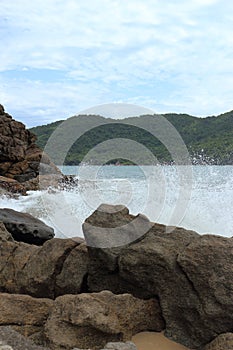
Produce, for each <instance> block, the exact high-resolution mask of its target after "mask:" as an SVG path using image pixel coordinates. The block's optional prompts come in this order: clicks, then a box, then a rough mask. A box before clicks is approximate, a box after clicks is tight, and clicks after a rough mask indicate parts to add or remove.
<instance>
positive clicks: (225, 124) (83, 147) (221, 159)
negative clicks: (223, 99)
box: [30, 111, 233, 165]
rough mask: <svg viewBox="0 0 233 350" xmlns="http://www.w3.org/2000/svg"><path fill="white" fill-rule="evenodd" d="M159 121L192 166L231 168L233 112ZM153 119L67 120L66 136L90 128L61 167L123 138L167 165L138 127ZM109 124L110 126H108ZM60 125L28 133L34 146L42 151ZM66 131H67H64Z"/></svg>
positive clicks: (166, 155) (163, 153)
mask: <svg viewBox="0 0 233 350" xmlns="http://www.w3.org/2000/svg"><path fill="white" fill-rule="evenodd" d="M163 117H165V118H166V119H167V120H168V121H169V122H170V123H171V124H172V125H173V126H174V127H175V128H176V130H177V131H178V132H179V134H180V135H181V137H182V139H183V141H184V142H185V144H186V146H187V149H188V150H189V153H190V156H191V158H192V160H193V163H194V164H195V163H198V164H202V163H203V164H204V163H208V164H221V165H223V164H233V111H231V112H228V113H224V114H221V115H219V116H217V117H215V116H213V117H207V118H197V117H194V116H190V115H187V114H164V115H163ZM142 118H143V119H142ZM153 118H156V115H154V116H141V117H134V118H126V119H123V120H112V119H111V120H110V119H105V118H103V117H100V116H77V117H72V118H69V119H68V121H69V124H67V125H69V126H68V128H67V130H66V132H67V133H72V132H75V131H74V129H75V128H76V130H78V129H79V127H80V128H81V127H83V125H84V124H85V123H86V124H87V125H89V126H91V130H90V131H88V132H86V133H84V134H83V135H82V136H81V137H80V138H79V139H78V140H77V141H76V142H75V143H74V144H73V145H72V147H71V148H70V149H69V151H68V153H67V156H66V158H65V164H66V165H77V164H79V163H80V162H81V161H82V159H83V157H84V156H85V155H86V154H87V153H88V152H89V151H90V150H91V149H93V147H94V146H96V145H99V144H100V143H101V142H103V141H106V140H109V139H114V138H126V139H131V140H134V141H137V142H139V143H140V144H142V145H144V146H145V147H146V148H147V149H148V150H150V151H151V152H152V153H153V154H154V155H155V156H156V157H157V159H158V160H159V161H160V162H162V163H170V162H171V161H172V157H171V155H170V154H169V152H168V150H167V149H166V147H165V146H164V145H163V144H161V142H160V141H159V140H158V139H156V138H155V137H154V136H152V134H151V133H149V132H147V131H145V130H144V129H143V128H140V125H143V123H144V122H145V123H146V124H147V125H149V124H150V122H151V121H152V119H153ZM109 121H110V122H111V123H109ZM129 121H133V123H134V125H135V124H136V125H138V127H136V126H132V125H129V124H127V123H129ZM63 122H64V121H62V120H61V121H57V122H54V123H51V124H48V125H42V126H37V127H34V128H31V129H30V130H31V131H32V132H33V133H34V134H36V135H37V137H38V140H37V144H38V145H39V146H40V147H41V148H42V149H43V148H44V147H45V145H46V143H47V141H48V139H49V137H50V136H51V135H52V133H53V132H54V131H55V130H56V129H57V127H59V126H60V125H62V123H63ZM100 122H101V123H103V124H105V125H101V126H96V127H95V125H98V124H99V123H100ZM64 125H65V124H64ZM69 128H70V130H68V129H69ZM58 130H59V128H58ZM63 132H64V130H63V131H60V134H59V137H60V139H61V140H62V139H63V138H64V135H63V134H62V133H63ZM61 143H62V142H61ZM56 152H57V153H58V152H59V150H58V149H56V150H54V153H55V154H56ZM109 153H110V155H111V157H112V158H111V161H109V163H116V162H117V161H120V162H121V163H124V164H129V163H130V162H129V161H128V160H126V159H119V158H116V157H115V155H114V153H115V152H114V149H113V150H112V152H111V151H110V150H109ZM144 155H145V154H143V152H142V154H141V158H140V155H139V159H141V160H140V162H141V164H146V163H147V161H146V160H145V158H144ZM98 159H99V161H101V160H102V158H101V155H100V156H99V157H98ZM103 159H104V158H103Z"/></svg>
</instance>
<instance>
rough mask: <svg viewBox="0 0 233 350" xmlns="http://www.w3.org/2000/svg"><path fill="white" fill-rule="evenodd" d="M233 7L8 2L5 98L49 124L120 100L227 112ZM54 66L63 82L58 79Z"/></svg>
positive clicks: (150, 1)
mask: <svg viewBox="0 0 233 350" xmlns="http://www.w3.org/2000/svg"><path fill="white" fill-rule="evenodd" d="M232 10H233V5H232V3H231V2H229V1H227V0H222V1H221V2H220V1H217V0H191V1H189V2H187V1H184V0H179V1H175V0H168V1H166V2H163V3H161V1H158V0H145V1H142V0H128V1H127V2H124V3H123V2H122V1H119V0H111V1H110V0H100V1H98V2H97V1H96V2H95V1H90V0H86V1H85V2H81V1H78V0H66V1H65V0H47V1H46V2H41V1H40V0H34V1H33V2H32V1H29V0H21V1H18V2H4V3H2V4H1V19H2V20H1V26H0V35H1V43H2V48H4V49H3V50H1V53H0V62H1V63H0V72H2V78H1V80H0V81H1V82H2V84H1V86H0V98H1V100H2V103H5V104H6V106H9V107H10V108H11V109H12V110H14V109H15V110H20V109H21V110H27V111H28V114H29V113H38V115H39V114H40V113H41V115H43V113H44V115H46V113H47V119H52V118H54V119H56V118H58V119H59V118H61V117H63V118H65V117H67V116H68V115H69V114H70V113H71V114H75V113H77V112H78V110H79V109H84V108H88V107H91V106H92V105H93V104H95V103H96V104H101V103H105V102H111V101H114V100H122V101H123V102H127V101H134V100H135V101H138V103H139V104H144V105H145V103H149V105H148V107H152V108H158V109H160V110H159V111H158V112H160V111H161V110H166V111H168V110H167V109H168V108H169V109H170V111H179V112H182V111H183V112H190V113H193V114H196V115H205V114H207V115H208V114H212V113H214V111H216V113H218V112H220V108H222V110H221V111H222V112H224V111H226V110H228V109H231V108H232V105H231V103H232V102H231V99H230V96H232V89H233V85H232V84H231V83H232V82H231V78H230V77H231V76H232V73H233V62H232V57H233V55H232V48H233V40H232V29H233V19H232V17H231V15H230V14H231V13H232ZM35 69H36V70H38V72H40V71H41V76H40V77H39V78H38V77H37V78H36V79H35V78H34V77H33V75H32V74H31V72H33V70H35ZM45 69H46V70H47V71H46V73H45V71H44V70H45ZM10 70H11V71H14V70H15V72H19V71H20V72H22V73H25V76H23V75H21V76H20V78H18V75H17V74H15V77H14V76H13V72H7V71H10ZM49 70H57V71H60V72H61V75H62V76H61V77H60V78H59V79H58V78H57V79H56V78H54V81H51V80H52V77H50V74H49ZM26 74H27V75H26ZM30 74H31V75H30ZM217 82H221V84H218V83H217ZM146 101H147V102H146ZM219 101H221V102H219ZM181 109H183V110H181ZM39 111H40V112H39ZM41 111H42V112H41ZM66 111H67V112H68V113H66ZM53 114H54V116H53Z"/></svg>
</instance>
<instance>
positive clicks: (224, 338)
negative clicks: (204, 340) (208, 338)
mask: <svg viewBox="0 0 233 350" xmlns="http://www.w3.org/2000/svg"><path fill="white" fill-rule="evenodd" d="M232 349H233V333H225V334H220V335H219V336H218V337H217V338H216V339H214V340H213V341H212V342H211V343H210V344H208V345H206V346H205V347H204V349H203V350H232Z"/></svg>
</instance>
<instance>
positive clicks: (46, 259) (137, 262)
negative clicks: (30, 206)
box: [0, 206, 233, 350]
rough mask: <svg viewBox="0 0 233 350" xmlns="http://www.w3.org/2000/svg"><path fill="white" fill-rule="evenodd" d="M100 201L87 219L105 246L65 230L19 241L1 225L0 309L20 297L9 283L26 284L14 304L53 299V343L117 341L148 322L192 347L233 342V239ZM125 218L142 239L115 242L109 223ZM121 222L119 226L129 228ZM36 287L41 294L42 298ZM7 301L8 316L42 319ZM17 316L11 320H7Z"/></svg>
mask: <svg viewBox="0 0 233 350" xmlns="http://www.w3.org/2000/svg"><path fill="white" fill-rule="evenodd" d="M99 209H100V210H96V211H95V212H94V213H93V214H92V215H91V216H90V217H89V218H88V219H87V220H86V222H85V224H84V225H83V228H84V232H85V236H86V238H87V242H92V243H93V242H94V243H95V246H93V244H92V245H91V246H88V245H86V243H85V242H84V241H83V240H82V239H57V238H54V239H51V240H49V241H47V242H45V243H44V244H43V245H42V246H35V245H29V244H26V243H23V242H15V241H13V240H12V238H11V236H9V233H8V232H7V230H5V229H4V227H3V226H0V235H2V238H0V241H1V243H0V292H1V293H4V294H2V297H1V295H0V299H1V300H2V303H3V304H0V309H1V308H2V307H3V306H2V305H4V303H5V305H8V309H11V308H13V306H11V305H14V303H15V302H16V301H15V299H14V296H12V298H13V299H11V298H10V297H7V296H6V294H5V293H13V294H26V295H24V296H16V297H15V298H16V299H18V301H17V303H16V304H15V305H16V306H14V308H15V307H16V308H20V307H22V308H23V309H25V308H26V306H25V305H26V304H27V300H28V303H29V305H36V303H37V302H38V303H40V304H38V305H41V306H38V308H37V309H38V310H40V309H41V308H43V310H44V311H43V312H42V311H41V313H40V315H41V317H42V314H43V315H46V316H43V317H44V318H43V317H42V318H41V319H43V320H45V318H47V319H46V320H45V321H44V323H43V322H40V323H38V327H39V328H40V330H38V332H37V333H38V334H40V336H39V339H40V337H41V339H42V340H43V341H47V345H48V346H49V347H50V348H51V349H52V350H62V349H67V350H71V349H72V348H77V347H78V348H92V349H93V350H94V349H104V346H105V343H107V342H109V341H115V342H116V341H117V342H118V341H122V340H123V341H129V340H130V339H131V336H132V335H133V334H135V333H137V332H139V331H142V330H147V331H150V330H158V331H159V330H162V329H163V328H165V335H167V336H168V337H169V338H171V339H172V340H174V341H176V342H179V343H181V344H183V345H186V346H187V347H189V348H190V349H198V350H212V349H213V350H215V349H216V350H222V349H224V350H227V349H228V350H230V349H231V346H232V345H231V344H232V333H231V332H232V330H233V298H232V295H233V239H232V238H224V237H221V236H214V235H198V234H197V233H195V232H193V231H188V230H185V229H182V228H175V229H174V230H173V231H172V232H171V233H167V232H166V228H165V226H163V225H159V224H153V225H152V224H151V223H150V225H148V220H147V219H146V218H145V217H143V216H136V217H134V216H133V215H130V214H129V212H128V209H127V208H124V207H122V206H121V207H119V206H117V207H111V208H110V207H108V206H101V207H100V208H99ZM103 209H106V210H107V213H106V212H104V211H103ZM138 218H139V221H138V222H140V225H141V226H140V230H138V229H137V231H136V235H134V234H133V227H135V226H134V223H133V221H134V220H137V219H138ZM143 223H145V230H142V228H143ZM117 225H119V227H120V230H121V239H123V238H124V236H126V237H127V236H128V237H130V239H132V238H135V237H136V240H135V241H132V242H130V240H128V243H127V244H126V245H124V246H119V245H118V246H117V247H114V246H113V247H111V245H110V241H109V237H107V235H106V231H101V230H100V228H101V227H103V228H107V229H108V230H111V229H112V228H116V227H117ZM95 227H96V235H97V236H98V235H102V232H104V234H103V235H102V236H101V237H100V236H99V237H94V231H95ZM119 227H118V230H113V231H112V232H110V233H111V234H112V235H114V233H116V232H119ZM148 227H149V230H148V232H145V231H146V229H148ZM128 229H129V231H128ZM139 231H141V237H140V236H139ZM89 234H90V237H88V235H89ZM105 238H106V239H107V244H106V247H105V248H104V247H103V246H104V239H105ZM116 241H117V240H116ZM116 241H115V242H116ZM98 243H100V247H99V246H98ZM118 243H119V240H118ZM106 290H108V291H106ZM28 295H30V296H32V297H35V298H39V299H38V300H37V301H35V302H34V301H32V299H33V298H32V299H30V298H31V297H29V296H28ZM24 297H25V298H26V297H27V298H29V299H25V298H24ZM41 298H42V299H41ZM44 298H49V299H51V302H48V301H47V299H45V304H44V302H43V299H44ZM43 305H44V306H43ZM46 305H47V306H46ZM47 307H48V310H49V311H48V312H47V311H46V310H47V309H46V308H47ZM6 310H7V308H6V307H5V311H4V312H3V313H2V315H3V316H2V325H3V324H4V325H6V324H10V325H12V324H15V325H18V326H20V327H22V328H21V329H19V330H21V331H22V330H25V329H30V332H32V329H35V328H34V326H35V324H34V323H33V322H34V321H33V322H31V323H30V322H25V321H24V322H22V325H19V324H18V323H17V322H18V321H19V319H18V321H17V320H16V321H17V322H15V323H14V320H13V319H12V318H11V319H10V317H13V316H12V314H13V312H8V313H7V312H6ZM29 310H30V307H29ZM22 312H27V310H23V311H22ZM29 313H30V312H29V311H28V314H29ZM17 315H20V310H19V311H17ZM17 315H16V316H15V317H17ZM7 317H8V321H9V323H7V322H8V321H7V322H5V323H4V320H7ZM33 317H37V315H36V314H35V315H33ZM20 319H21V317H20ZM22 319H23V318H22ZM26 319H27V317H26V316H25V320H26ZM0 320H1V318H0ZM33 320H34V318H33ZM42 323H43V325H42ZM0 326H1V323H0ZM0 328H1V327H0ZM17 329H18V328H17ZM59 332H60V333H59ZM21 333H22V332H21ZM229 333H230V334H229ZM59 334H60V335H59ZM223 334H225V335H223ZM31 336H33V339H38V338H36V335H35V334H34V333H33V334H32V333H31ZM41 339H40V341H41ZM0 340H1V339H0ZM41 344H45V343H41ZM229 344H230V345H229ZM121 346H123V345H121ZM224 346H225V347H224ZM114 349H115V348H114ZM122 349H124V348H122Z"/></svg>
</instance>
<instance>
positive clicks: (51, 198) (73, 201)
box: [0, 166, 233, 237]
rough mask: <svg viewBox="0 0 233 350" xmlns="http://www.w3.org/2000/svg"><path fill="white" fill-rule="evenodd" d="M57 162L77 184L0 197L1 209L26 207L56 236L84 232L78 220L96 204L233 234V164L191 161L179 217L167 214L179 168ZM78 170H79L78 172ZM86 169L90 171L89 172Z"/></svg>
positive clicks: (176, 187) (176, 196)
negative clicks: (83, 165)
mask: <svg viewBox="0 0 233 350" xmlns="http://www.w3.org/2000/svg"><path fill="white" fill-rule="evenodd" d="M82 168H83V169H81V168H80V167H64V166H63V167H62V171H63V173H66V174H69V175H70V174H73V175H75V176H77V177H78V178H79V184H78V186H77V187H74V188H72V189H67V190H64V191H58V190H56V189H48V190H47V191H36V192H33V191H30V192H29V193H28V196H26V197H24V196H21V197H19V198H18V199H14V198H8V197H6V196H1V197H0V207H1V208H12V209H15V210H18V211H22V212H28V213H30V214H32V215H33V216H35V217H37V218H39V219H41V220H43V221H44V222H46V223H47V224H48V225H50V226H53V227H54V229H55V232H56V236H58V237H74V236H83V234H82V223H83V222H84V221H85V219H86V218H87V217H88V216H89V215H90V214H91V213H92V212H93V211H94V210H95V209H96V208H97V207H98V205H100V204H101V203H111V204H124V205H126V206H127V207H128V208H129V210H130V212H131V213H132V214H137V213H143V214H145V215H147V216H148V217H149V219H150V220H151V221H154V222H160V223H163V224H166V225H167V224H169V225H172V224H178V226H182V227H185V228H187V229H191V230H195V231H197V232H199V233H201V234H203V233H211V234H219V235H223V236H227V237H231V236H233V215H232V209H231V208H232V206H233V167H232V166H194V167H192V169H191V173H190V172H189V173H188V176H190V175H191V177H192V179H191V178H190V179H189V180H190V182H188V183H189V186H190V185H191V188H188V191H187V192H184V194H186V193H187V198H183V204H185V207H184V208H182V212H181V214H182V215H180V218H179V222H178V223H177V222H173V221H172V220H173V219H172V218H171V213H172V212H173V211H174V210H175V208H176V206H177V201H178V199H179V193H180V189H181V188H182V186H185V185H187V184H184V183H183V182H182V181H181V182H180V179H179V176H180V174H179V171H177V168H178V167H175V166H158V167H149V166H148V167H143V166H142V167H139V166H104V167H92V170H90V169H89V170H88V169H87V168H86V173H85V169H84V168H85V167H82ZM80 170H82V171H84V172H83V173H81V172H80ZM88 171H89V172H88Z"/></svg>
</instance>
